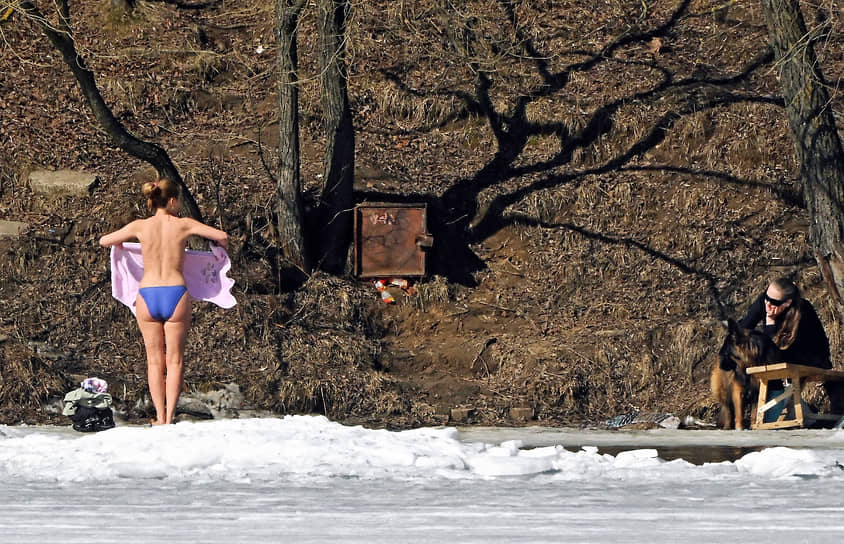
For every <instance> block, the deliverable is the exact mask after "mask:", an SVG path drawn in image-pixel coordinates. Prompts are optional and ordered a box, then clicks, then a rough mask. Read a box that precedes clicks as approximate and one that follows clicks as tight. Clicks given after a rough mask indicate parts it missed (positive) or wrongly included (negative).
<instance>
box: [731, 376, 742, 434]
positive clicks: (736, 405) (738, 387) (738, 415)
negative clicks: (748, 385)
mask: <svg viewBox="0 0 844 544" xmlns="http://www.w3.org/2000/svg"><path fill="white" fill-rule="evenodd" d="M736 378H738V377H736ZM730 394H731V396H732V399H733V418H734V419H735V429H736V430H737V431H743V430H744V406H743V405H742V400H743V399H742V397H743V396H744V386H743V385H742V384H741V383H739V380H738V379H735V380H733V383H731V384H730Z"/></svg>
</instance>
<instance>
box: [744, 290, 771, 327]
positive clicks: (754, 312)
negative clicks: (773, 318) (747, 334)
mask: <svg viewBox="0 0 844 544" xmlns="http://www.w3.org/2000/svg"><path fill="white" fill-rule="evenodd" d="M764 318H765V293H762V294H761V295H759V296H758V297H757V298H756V300H754V301H753V304H751V305H750V307H749V308H748V309H747V314H745V316H744V317H743V318H741V319H740V320H739V322H738V324H739V325H740V326H741V327H743V328H745V329H754V328H756V324H757V323H759V322H760V321H762V320H763V319H764Z"/></svg>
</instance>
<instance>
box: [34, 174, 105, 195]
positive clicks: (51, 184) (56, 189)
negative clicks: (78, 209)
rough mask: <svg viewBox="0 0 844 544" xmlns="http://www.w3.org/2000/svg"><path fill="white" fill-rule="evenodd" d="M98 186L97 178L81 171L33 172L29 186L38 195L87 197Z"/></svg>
mask: <svg viewBox="0 0 844 544" xmlns="http://www.w3.org/2000/svg"><path fill="white" fill-rule="evenodd" d="M96 184H97V176H96V175H95V174H91V173H89V172H83V171H80V170H55V171H52V170H33V171H32V172H30V174H29V186H30V187H31V188H32V190H33V191H35V192H37V193H45V194H65V195H75V196H87V195H89V194H90V193H91V190H92V189H93V188H94V186H95V185H96Z"/></svg>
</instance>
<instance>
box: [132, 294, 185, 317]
mask: <svg viewBox="0 0 844 544" xmlns="http://www.w3.org/2000/svg"><path fill="white" fill-rule="evenodd" d="M187 290H188V289H187V287H185V286H184V285H165V286H161V287H141V288H140V289H138V294H139V295H141V298H143V299H144V302H145V303H146V305H147V309H148V310H149V315H151V316H152V318H153V319H155V320H156V321H161V322H162V323H163V322H165V321H167V320H168V319H170V318H171V317H173V312H175V311H176V306H178V305H179V301H180V300H182V296H184V294H185V293H186V292H187Z"/></svg>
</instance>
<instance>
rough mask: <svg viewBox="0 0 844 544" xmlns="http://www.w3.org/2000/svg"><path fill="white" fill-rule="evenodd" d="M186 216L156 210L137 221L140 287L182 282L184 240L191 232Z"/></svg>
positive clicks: (185, 240)
mask: <svg viewBox="0 0 844 544" xmlns="http://www.w3.org/2000/svg"><path fill="white" fill-rule="evenodd" d="M189 222H190V220H186V219H183V218H179V217H176V216H173V215H169V214H157V215H154V216H152V217H150V218H148V219H141V220H139V221H138V226H137V237H138V241H140V242H141V256H142V257H143V259H144V277H143V278H142V279H141V283H140V286H141V287H153V286H157V285H184V284H185V278H184V276H183V275H182V269H183V267H184V264H185V244H186V242H187V240H188V238H189V237H190V235H191V234H192V232H191V230H192V229H191V228H190V225H189Z"/></svg>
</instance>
